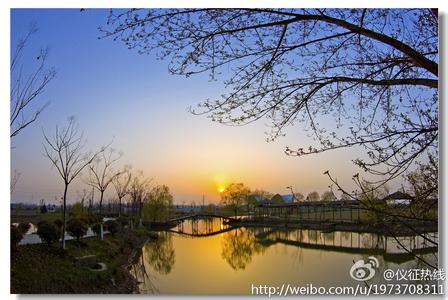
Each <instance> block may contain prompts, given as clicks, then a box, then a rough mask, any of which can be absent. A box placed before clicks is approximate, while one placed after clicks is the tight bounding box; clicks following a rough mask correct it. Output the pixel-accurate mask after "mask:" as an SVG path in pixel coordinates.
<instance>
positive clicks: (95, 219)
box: [87, 215, 103, 225]
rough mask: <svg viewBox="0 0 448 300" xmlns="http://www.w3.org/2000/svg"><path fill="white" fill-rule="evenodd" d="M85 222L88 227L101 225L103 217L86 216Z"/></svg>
mask: <svg viewBox="0 0 448 300" xmlns="http://www.w3.org/2000/svg"><path fill="white" fill-rule="evenodd" d="M87 220H88V221H87V223H88V224H89V225H94V224H97V223H101V222H102V221H103V217H101V216H100V215H88V216H87Z"/></svg>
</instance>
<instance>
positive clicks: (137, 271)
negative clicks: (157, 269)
mask: <svg viewBox="0 0 448 300" xmlns="http://www.w3.org/2000/svg"><path fill="white" fill-rule="evenodd" d="M131 273H132V275H134V277H135V278H136V279H137V280H138V281H139V285H140V286H139V289H140V292H144V293H147V294H153V293H156V292H158V290H157V288H156V287H155V285H154V284H153V279H154V276H153V275H151V274H150V273H149V272H148V270H147V269H146V266H145V261H144V259H143V252H141V253H140V256H139V258H138V260H137V261H136V262H135V263H134V264H132V266H131Z"/></svg>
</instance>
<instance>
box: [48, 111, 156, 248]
mask: <svg viewBox="0 0 448 300" xmlns="http://www.w3.org/2000/svg"><path fill="white" fill-rule="evenodd" d="M43 136H44V142H43V146H44V150H45V155H46V157H47V158H48V159H49V160H50V161H51V163H52V165H53V166H54V167H55V168H56V170H57V171H58V174H59V175H60V177H61V178H62V181H63V183H64V192H63V197H62V214H63V227H62V231H63V232H65V228H66V223H67V222H66V218H67V192H68V189H69V186H70V184H71V183H72V182H73V180H75V179H76V178H78V177H80V176H81V174H82V172H83V171H84V170H87V171H88V172H87V173H88V175H87V176H85V177H84V178H82V179H83V181H84V182H85V183H86V184H87V185H89V186H91V187H92V188H93V189H95V190H97V191H98V192H99V195H100V198H99V215H100V216H101V215H102V213H103V212H102V207H103V199H104V194H105V192H106V191H107V189H108V188H109V187H110V186H113V187H114V190H115V193H116V196H117V198H118V201H119V214H120V215H121V213H122V205H121V204H122V201H123V199H124V198H125V197H127V196H128V197H129V199H130V201H131V203H132V212H133V214H135V215H136V216H138V218H139V219H140V220H141V218H142V209H143V202H144V200H145V199H146V197H147V195H146V194H147V193H148V191H149V189H148V187H149V183H150V180H148V179H146V178H145V177H144V176H143V172H141V171H136V172H131V167H130V166H124V167H122V168H119V167H117V162H118V160H119V159H120V158H121V157H122V156H123V153H121V152H119V153H116V152H115V151H114V150H113V149H112V148H111V147H110V146H111V144H108V145H106V146H102V147H100V148H99V149H98V150H96V151H94V152H87V151H85V150H84V148H85V145H86V139H85V138H84V133H83V132H82V131H80V130H79V126H78V124H77V122H76V120H75V118H74V117H70V118H69V119H68V121H67V124H66V126H65V127H63V128H60V127H59V126H56V129H55V131H54V133H53V134H52V135H49V134H47V133H46V132H44V133H43ZM83 198H84V197H83ZM90 201H91V203H90V205H92V201H93V195H92V197H91V199H90ZM140 222H141V221H140ZM62 247H63V248H64V247H65V238H64V237H62Z"/></svg>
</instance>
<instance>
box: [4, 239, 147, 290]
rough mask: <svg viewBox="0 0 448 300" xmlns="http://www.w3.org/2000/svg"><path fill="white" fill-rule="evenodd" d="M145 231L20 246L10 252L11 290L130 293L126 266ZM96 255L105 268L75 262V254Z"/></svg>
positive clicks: (76, 255) (132, 281)
mask: <svg viewBox="0 0 448 300" xmlns="http://www.w3.org/2000/svg"><path fill="white" fill-rule="evenodd" d="M149 236H150V235H149V234H148V232H147V231H145V230H138V231H135V230H134V231H130V230H125V231H123V232H120V233H117V234H116V236H110V235H108V236H106V237H105V239H104V240H103V241H101V240H99V239H98V238H97V237H92V238H87V239H83V240H82V243H81V244H80V245H78V243H77V242H76V241H68V242H67V249H66V250H62V249H60V247H59V244H54V245H53V246H51V247H48V246H47V245H45V244H35V245H24V246H19V247H17V250H15V251H13V252H12V253H11V293H14V294H47V293H49V294H65V293H71V294H85V293H89V294H100V293H113V294H117V293H132V292H133V291H135V288H136V283H135V282H134V279H133V278H132V276H131V275H130V274H129V272H128V271H127V268H126V266H127V265H128V264H129V263H130V259H131V257H133V256H135V255H134V254H135V252H136V251H139V249H140V248H141V246H142V245H143V243H144V242H145V241H146V240H147V239H148V238H149ZM85 255H96V256H97V261H98V262H102V263H105V264H106V265H107V270H105V271H94V270H92V269H90V268H89V267H87V266H79V265H77V264H75V257H79V256H85Z"/></svg>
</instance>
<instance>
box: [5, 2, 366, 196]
mask: <svg viewBox="0 0 448 300" xmlns="http://www.w3.org/2000/svg"><path fill="white" fill-rule="evenodd" d="M107 13H108V11H107V10H90V9H89V10H86V11H83V12H80V11H79V10H78V9H73V10H57V9H48V10H42V9H38V10H22V9H21V10H12V12H11V42H12V47H13V49H14V46H15V45H16V44H17V40H18V39H19V38H20V37H23V36H24V35H25V34H26V33H27V31H28V28H29V24H30V23H31V22H36V24H37V26H38V27H39V32H38V33H37V34H36V35H34V36H33V38H32V40H31V43H30V44H29V48H28V51H27V52H26V53H25V58H28V60H26V59H25V60H24V61H23V63H24V67H23V68H24V70H27V69H28V68H29V66H30V65H32V63H33V60H34V59H35V57H36V54H37V53H38V50H39V49H40V47H47V46H48V47H49V49H50V56H49V65H51V66H54V67H56V69H57V71H58V73H57V77H56V78H55V79H54V80H53V81H52V82H51V83H50V85H49V86H48V88H47V90H46V91H45V93H44V94H43V96H42V97H41V99H40V101H42V102H45V101H47V100H48V101H50V105H49V106H48V108H47V109H46V110H45V111H44V112H43V114H42V115H41V117H40V118H39V119H38V121H37V122H36V123H34V124H33V125H32V126H30V127H28V128H26V129H25V130H24V131H23V132H22V133H21V134H20V135H19V136H17V137H16V138H14V139H13V140H12V146H13V149H12V150H11V154H12V155H11V160H12V166H11V170H18V171H19V172H20V173H21V177H20V180H19V182H18V184H17V187H16V190H15V192H14V193H13V195H12V201H13V202H31V201H34V202H37V201H38V200H40V199H42V198H44V199H46V200H47V202H54V199H55V197H58V198H60V196H61V194H62V192H63V185H62V180H61V178H59V177H58V175H57V171H56V169H55V168H52V167H51V164H50V161H49V160H47V159H46V158H45V157H44V154H43V153H44V152H43V147H42V129H43V130H45V131H49V132H51V131H52V130H54V127H55V125H56V124H59V125H63V124H64V122H65V121H66V119H67V118H68V117H69V116H72V115H73V116H76V118H77V120H78V122H79V124H80V127H81V128H83V129H84V130H85V134H86V137H87V139H88V144H87V147H86V149H91V150H94V149H96V148H98V147H99V146H100V145H103V144H106V143H108V142H110V141H111V140H112V139H113V141H114V142H113V147H114V148H115V149H117V150H122V151H123V152H124V156H123V158H122V159H121V160H120V162H119V164H118V165H117V166H121V165H125V164H131V165H132V167H133V169H138V170H143V172H144V174H145V175H146V176H148V177H151V178H153V179H154V181H155V182H157V183H163V184H167V185H168V186H169V187H170V189H171V190H172V192H173V194H174V197H175V202H177V203H182V202H185V203H190V202H192V201H196V202H200V201H202V200H201V199H202V194H205V199H206V202H211V201H215V202H216V201H217V200H218V199H219V193H218V188H220V187H222V186H225V185H226V184H228V183H230V182H234V181H237V182H244V183H245V184H246V185H248V186H249V187H251V188H253V189H255V188H263V189H265V190H268V191H270V192H273V193H281V194H286V193H289V191H288V190H287V189H286V187H287V186H288V185H292V186H293V187H294V189H295V190H296V191H300V192H302V193H304V194H307V193H308V192H311V191H314V190H316V191H319V192H323V191H325V190H327V189H328V185H329V180H328V178H327V177H326V176H325V175H323V172H324V171H325V170H330V171H331V172H332V174H333V175H336V177H337V178H338V179H339V181H340V182H341V183H345V184H346V186H349V187H351V186H352V185H351V179H350V178H351V176H352V175H353V174H354V173H356V172H357V171H358V170H357V169H356V168H355V167H354V166H353V164H352V162H351V160H352V159H353V158H355V157H356V155H358V153H355V152H353V151H355V150H353V151H351V150H347V149H345V150H339V151H333V152H329V153H324V154H320V155H318V156H308V157H303V158H294V157H288V156H286V155H285V154H284V152H283V151H284V149H285V146H287V145H289V146H292V147H293V148H294V147H296V146H308V145H309V143H310V142H311V140H310V139H309V138H307V137H306V133H305V132H303V131H302V130H301V128H300V124H297V125H295V127H292V128H289V129H288V130H287V132H286V133H287V136H286V137H282V138H279V139H278V140H276V141H274V142H270V143H267V142H266V135H265V134H264V132H265V131H268V127H267V121H263V120H261V121H259V122H258V123H255V124H251V125H250V126H245V127H228V126H224V125H220V124H216V123H212V122H211V121H210V120H209V119H207V118H206V117H204V116H194V115H191V114H190V113H189V112H188V111H187V107H188V106H190V105H195V104H197V103H199V102H200V101H202V100H204V99H206V98H216V97H218V96H219V95H221V94H222V93H224V92H225V89H224V87H223V85H222V84H221V83H220V82H219V81H218V82H209V81H208V77H207V75H203V76H193V77H191V78H185V77H179V76H173V75H169V74H168V62H167V61H158V60H156V59H155V57H153V56H150V55H139V54H137V53H136V52H135V51H131V50H128V49H126V47H125V46H124V45H123V44H121V43H119V42H113V40H112V39H98V36H100V33H99V31H98V29H97V28H98V26H100V25H104V23H105V22H106V17H107ZM85 175H86V174H84V176H83V177H84V178H85ZM83 189H88V187H87V186H86V185H85V184H84V183H83V182H82V181H80V180H78V181H77V182H74V183H73V184H72V185H71V186H70V188H69V201H70V202H74V201H76V200H78V196H77V192H81V191H82V190H83ZM109 196H113V188H112V186H110V187H109V191H108V197H109ZM106 199H107V198H106Z"/></svg>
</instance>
